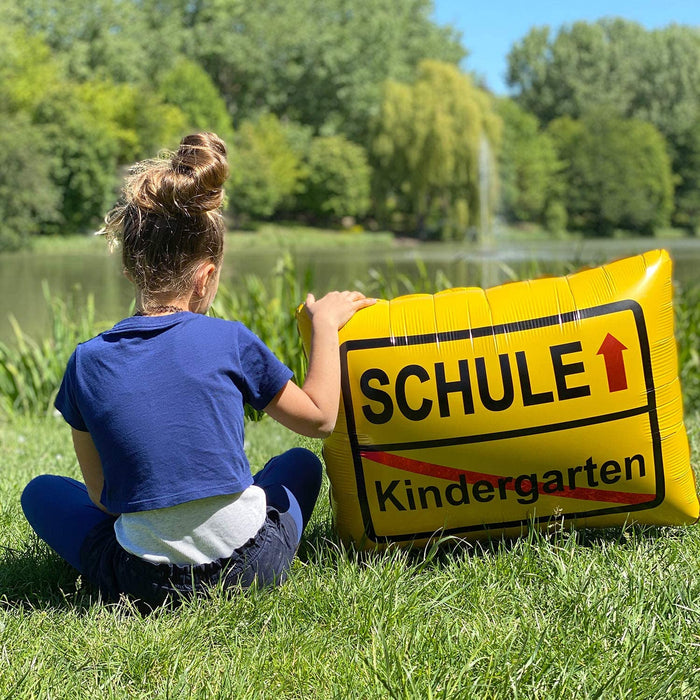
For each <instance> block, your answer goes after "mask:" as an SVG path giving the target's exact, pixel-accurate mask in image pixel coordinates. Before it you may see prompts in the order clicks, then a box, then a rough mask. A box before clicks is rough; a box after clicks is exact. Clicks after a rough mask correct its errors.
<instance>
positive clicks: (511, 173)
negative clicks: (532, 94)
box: [496, 98, 566, 230]
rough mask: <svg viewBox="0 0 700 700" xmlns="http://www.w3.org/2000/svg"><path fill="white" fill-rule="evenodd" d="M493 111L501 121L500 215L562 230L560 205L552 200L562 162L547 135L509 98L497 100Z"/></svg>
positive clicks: (499, 164) (563, 221)
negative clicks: (495, 111) (501, 212)
mask: <svg viewBox="0 0 700 700" xmlns="http://www.w3.org/2000/svg"><path fill="white" fill-rule="evenodd" d="M496 110H497V112H498V115H499V116H500V117H501V119H502V120H503V139H502V143H501V150H500V153H499V158H498V166H499V175H500V184H501V190H500V191H501V197H500V203H501V207H502V211H503V214H504V215H505V216H506V217H507V218H508V219H510V220H514V221H537V222H541V223H545V225H546V226H547V228H549V229H550V230H557V229H559V230H563V228H565V227H566V220H565V219H564V220H562V218H561V212H562V210H563V207H562V206H561V203H559V206H556V204H557V203H558V202H556V201H554V200H556V197H557V194H558V193H557V177H558V176H559V174H560V171H561V167H562V164H561V163H560V162H559V161H558V159H557V154H556V150H555V148H554V144H553V142H552V139H551V137H550V136H549V134H547V133H546V132H543V131H541V130H540V127H539V124H538V123H537V119H536V118H535V117H534V116H533V115H532V114H529V113H528V112H526V111H525V110H523V109H522V108H521V107H519V106H518V105H517V103H515V102H514V101H513V100H510V99H505V98H504V99H501V100H498V101H497V103H496ZM564 214H565V210H564ZM562 224H563V226H562Z"/></svg>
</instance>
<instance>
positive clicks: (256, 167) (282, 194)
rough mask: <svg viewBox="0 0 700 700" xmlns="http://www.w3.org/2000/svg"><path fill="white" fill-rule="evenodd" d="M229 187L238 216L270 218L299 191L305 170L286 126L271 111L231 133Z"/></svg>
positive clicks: (234, 210) (233, 208)
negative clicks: (231, 147) (232, 136)
mask: <svg viewBox="0 0 700 700" xmlns="http://www.w3.org/2000/svg"><path fill="white" fill-rule="evenodd" d="M233 143H234V148H233V150H232V153H231V156H230V159H231V163H232V176H231V182H230V186H229V190H230V202H231V208H232V210H233V212H234V213H235V214H236V215H237V216H238V217H240V216H249V217H258V218H267V217H271V216H272V215H273V214H274V213H275V212H276V211H277V209H278V208H280V207H282V206H283V205H285V204H287V203H290V202H291V199H292V196H293V195H294V194H296V193H297V192H298V191H299V187H300V183H301V180H302V178H303V177H304V174H305V171H304V167H303V164H302V154H301V153H300V152H299V151H297V150H296V149H295V148H294V147H293V146H292V138H291V137H290V134H289V130H288V128H287V127H286V126H285V125H284V124H282V123H281V122H280V120H279V119H278V118H277V117H276V116H275V115H274V114H265V115H262V116H261V117H259V118H258V119H257V120H256V121H245V122H243V123H242V124H241V126H240V128H239V129H238V131H237V132H236V133H235V135H234V140H233Z"/></svg>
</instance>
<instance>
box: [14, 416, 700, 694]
mask: <svg viewBox="0 0 700 700" xmlns="http://www.w3.org/2000/svg"><path fill="white" fill-rule="evenodd" d="M687 424H688V427H689V430H690V435H691V440H692V444H693V451H694V454H696V455H697V454H698V449H700V415H699V414H694V415H692V416H690V417H689V418H688V421H687ZM247 441H248V443H249V444H248V451H249V453H250V455H251V461H252V462H253V464H254V465H256V466H261V465H262V464H263V463H264V461H265V460H266V459H267V458H268V457H269V456H271V455H272V454H275V453H277V452H279V451H280V450H282V449H285V448H286V447H290V446H292V445H294V444H304V445H306V446H311V447H313V448H314V449H318V447H319V445H318V443H315V442H312V441H307V440H304V439H302V438H297V437H296V436H294V435H292V434H291V433H288V432H287V431H285V430H284V429H283V428H281V427H279V426H277V424H275V423H273V422H272V421H270V420H267V419H266V420H263V421H261V422H259V423H249V424H248V427H247ZM0 456H1V459H2V468H3V478H2V480H0V525H1V526H2V527H1V529H0V698H71V699H73V698H95V697H101V698H125V697H133V698H239V697H240V698H379V697H382V698H383V697H395V698H430V697H432V698H472V697H474V698H482V697H489V698H490V697H495V698H547V699H549V698H596V697H598V698H634V699H635V700H636V699H637V698H696V697H698V696H699V695H700V691H699V689H700V645H699V641H700V602H699V601H700V579H699V578H698V577H697V575H696V571H697V562H698V561H699V560H700V529H698V528H697V527H686V528H628V529H612V530H604V531H599V532H597V531H581V532H573V533H572V532H569V531H560V530H553V531H552V532H550V533H546V534H537V533H531V534H530V535H529V536H527V537H525V538H523V539H521V540H518V541H515V542H492V543H485V544H483V545H472V546H463V547H461V548H453V549H452V550H449V549H448V550H442V551H437V550H435V549H430V550H428V551H425V552H417V553H413V554H409V553H406V552H401V551H392V552H387V553H383V554H373V555H362V556H360V555H356V554H352V553H348V552H344V551H343V549H342V548H341V547H340V546H339V545H338V543H337V542H336V540H335V538H334V536H333V533H332V528H331V521H330V512H329V507H328V503H327V500H326V499H325V498H322V499H320V501H319V504H318V506H317V508H316V511H315V514H314V517H313V519H312V522H311V525H310V528H309V530H308V535H307V537H306V538H305V541H304V543H303V546H302V548H301V551H300V557H299V560H298V561H296V563H295V564H294V567H293V570H292V574H291V576H290V579H289V580H288V582H287V583H286V584H285V585H284V586H283V587H282V588H280V589H277V590H274V591H268V592H264V591H252V592H248V593H246V594H239V595H232V596H231V595H225V594H223V593H221V592H220V591H214V592H212V594H211V596H210V597H207V598H203V599H199V600H196V601H192V602H189V603H186V604H185V605H184V606H183V607H182V608H181V609H179V610H175V611H167V610H162V611H158V612H157V613H155V614H153V615H151V616H150V617H142V616H140V615H139V614H138V613H137V612H136V611H135V610H134V609H133V608H132V607H131V606H130V605H129V604H127V603H120V604H118V605H114V606H105V605H102V604H100V603H99V602H98V601H96V600H95V599H94V597H93V593H92V591H91V589H90V588H89V587H88V586H86V585H85V584H84V583H82V582H81V581H80V579H79V577H77V575H76V572H75V571H73V570H72V569H71V568H70V567H69V566H68V565H67V564H65V563H63V562H62V561H61V560H60V559H59V558H58V557H57V556H56V555H54V554H52V553H51V552H50V551H49V550H48V549H47V548H46V547H45V546H44V545H42V544H40V543H38V542H37V540H36V538H35V537H34V536H33V535H32V534H31V531H30V529H29V527H28V525H27V524H26V522H25V521H24V519H23V517H22V514H21V510H20V507H19V495H20V493H21V489H22V488H23V485H24V484H25V483H26V482H27V481H28V480H29V479H30V478H31V477H32V476H34V475H35V474H39V473H43V472H54V473H63V474H68V475H73V476H75V475H77V467H76V465H75V460H74V458H73V456H72V448H71V446H70V437H69V431H68V429H67V428H66V426H65V424H63V422H62V421H61V420H60V419H59V418H56V417H53V416H49V417H45V418H41V419H39V418H22V417H17V418H14V419H13V420H11V421H9V422H5V423H0ZM695 459H696V461H695V463H694V466H695V467H696V469H697V467H698V466H699V465H698V463H697V458H695Z"/></svg>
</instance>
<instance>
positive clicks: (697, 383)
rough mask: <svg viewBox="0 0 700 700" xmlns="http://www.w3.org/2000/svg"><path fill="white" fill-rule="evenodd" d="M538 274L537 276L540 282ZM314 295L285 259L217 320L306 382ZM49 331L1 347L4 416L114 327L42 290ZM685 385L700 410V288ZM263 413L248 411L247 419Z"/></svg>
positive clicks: (691, 294)
mask: <svg viewBox="0 0 700 700" xmlns="http://www.w3.org/2000/svg"><path fill="white" fill-rule="evenodd" d="M535 272H536V270H533V275H532V276H536V275H535ZM452 286H453V285H452V284H451V282H450V280H449V279H447V277H446V276H445V275H444V274H443V273H442V272H438V273H437V274H436V275H435V277H434V278H433V277H430V275H429V274H428V272H427V270H426V268H425V266H423V265H421V263H420V261H419V262H417V263H416V271H415V274H413V275H408V274H405V273H395V274H380V273H378V272H377V271H375V270H371V269H370V270H369V271H368V273H367V275H366V277H365V279H364V280H363V281H362V283H358V287H359V288H360V289H361V291H363V292H364V293H365V294H367V295H368V296H375V297H379V298H384V299H391V298H393V297H396V296H399V295H401V294H412V293H432V292H435V291H438V290H440V289H447V288H449V287H452ZM312 288H313V279H312V275H311V273H310V272H309V271H306V273H305V274H304V275H299V274H298V272H297V270H296V269H295V267H294V263H293V261H292V258H291V256H289V255H287V256H284V257H281V258H280V259H279V260H278V262H277V265H276V266H275V268H274V270H273V271H272V274H271V275H270V276H269V277H268V278H266V279H265V280H263V279H261V278H260V277H256V276H253V275H250V276H246V277H244V279H243V284H242V287H241V288H240V289H238V290H236V291H234V290H231V289H227V288H226V287H224V286H222V287H221V289H220V290H219V293H218V295H217V298H216V301H215V303H214V306H213V308H212V311H211V313H212V314H213V315H216V316H219V317H222V318H229V319H236V320H239V321H241V322H243V323H244V324H245V325H246V326H248V327H249V328H250V329H251V330H252V331H253V332H254V333H256V334H257V335H258V336H259V337H260V338H261V339H262V340H263V341H264V342H265V343H266V344H267V345H268V346H269V347H270V348H271V349H272V351H273V352H274V353H275V354H276V355H277V356H278V357H280V358H281V359H282V360H283V361H284V362H285V363H286V364H287V365H288V366H289V367H290V369H291V370H292V371H293V372H294V375H295V377H296V378H297V380H298V381H301V380H302V379H303V377H304V374H305V371H306V358H305V357H304V353H303V350H302V347H301V343H300V341H299V336H298V332H297V327H296V320H295V316H294V314H295V310H296V308H297V306H298V305H299V304H300V303H301V302H302V301H303V300H304V298H305V295H306V292H307V291H308V290H309V289H312ZM44 297H45V301H46V304H47V308H48V310H49V317H50V321H51V332H50V333H49V334H48V336H47V337H45V338H42V339H40V340H36V339H33V338H31V337H30V336H28V335H27V334H26V333H25V332H24V331H23V330H22V328H21V327H20V325H19V324H18V323H17V321H16V320H14V319H12V326H13V330H14V336H15V337H14V342H12V343H0V414H4V415H11V414H15V413H20V414H46V413H50V412H51V410H52V403H53V399H54V397H55V394H56V392H57V390H58V387H59V385H60V382H61V378H62V376H63V372H64V370H65V366H66V363H67V361H68V358H69V357H70V354H71V353H72V352H73V349H74V348H75V346H76V344H77V343H78V342H80V341H83V340H87V339H88V338H90V337H92V336H93V335H95V334H97V333H98V332H100V331H102V330H104V329H105V328H107V327H109V326H110V325H111V323H112V322H113V321H116V320H118V319H112V320H111V321H108V320H105V319H98V318H97V316H96V313H95V304H94V299H93V297H92V296H91V295H87V296H85V297H83V296H81V294H80V290H75V292H74V294H72V295H71V296H70V298H68V299H57V298H54V297H52V296H51V293H50V290H49V289H48V287H47V286H46V285H44ZM675 311H676V337H677V339H678V350H679V363H680V370H679V371H680V376H681V386H682V387H683V394H684V400H685V406H686V410H687V411H698V410H700V350H699V349H698V348H699V346H700V343H699V339H700V285H699V286H695V287H685V288H682V289H680V290H678V291H677V294H676V299H675ZM259 416H260V414H259V413H256V412H254V411H250V413H249V417H253V418H256V417H259Z"/></svg>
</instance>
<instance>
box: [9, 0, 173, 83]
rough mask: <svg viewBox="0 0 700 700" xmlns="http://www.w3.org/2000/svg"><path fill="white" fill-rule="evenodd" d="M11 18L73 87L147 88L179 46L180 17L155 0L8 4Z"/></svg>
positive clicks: (21, 1) (44, 0) (42, 0)
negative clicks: (102, 83)
mask: <svg viewBox="0 0 700 700" xmlns="http://www.w3.org/2000/svg"><path fill="white" fill-rule="evenodd" d="M14 3H15V4H16V10H15V14H14V16H15V18H19V21H21V22H22V25H23V26H24V27H25V28H26V30H27V31H28V32H29V33H30V34H32V35H35V36H40V37H42V38H43V40H44V41H45V42H46V43H47V44H48V45H49V47H50V48H51V49H52V51H53V52H54V54H55V55H56V56H59V57H60V58H61V60H62V62H63V64H64V65H65V68H66V71H67V75H68V77H69V78H70V79H71V80H73V81H78V82H81V81H85V80H94V79H102V80H109V81H113V82H117V83H147V82H150V81H151V80H152V79H153V77H154V76H155V75H157V74H158V73H159V72H160V71H161V70H162V69H163V68H164V67H167V66H171V65H172V64H173V62H174V60H175V58H176V56H177V55H178V54H179V53H180V51H181V50H182V42H183V41H184V36H183V29H182V26H181V16H179V15H173V14H172V13H169V12H167V11H166V8H164V7H161V4H162V3H160V2H159V1H158V0H139V1H135V0H91V1H90V2H84V1H83V0H14Z"/></svg>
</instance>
